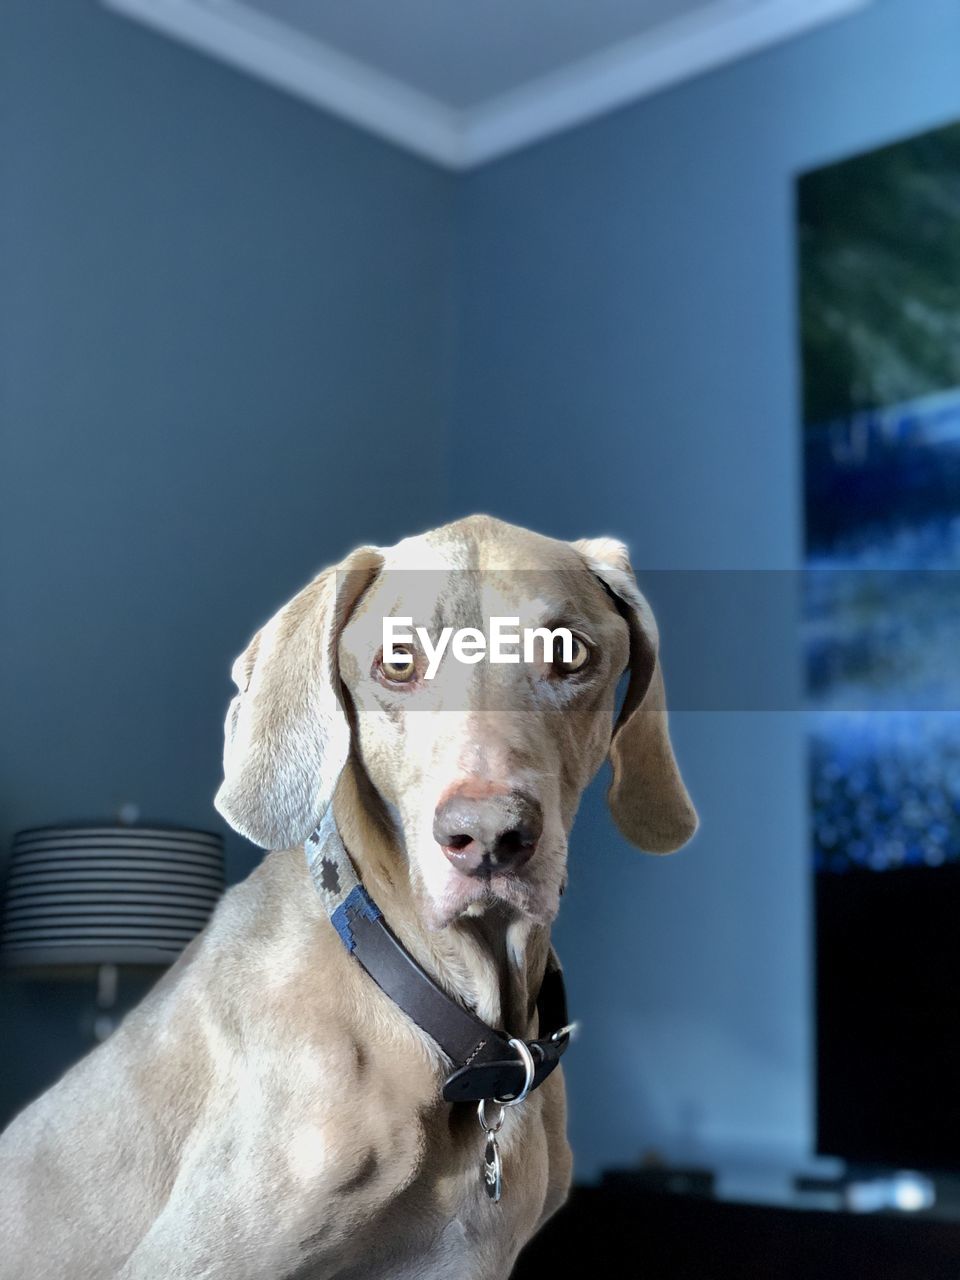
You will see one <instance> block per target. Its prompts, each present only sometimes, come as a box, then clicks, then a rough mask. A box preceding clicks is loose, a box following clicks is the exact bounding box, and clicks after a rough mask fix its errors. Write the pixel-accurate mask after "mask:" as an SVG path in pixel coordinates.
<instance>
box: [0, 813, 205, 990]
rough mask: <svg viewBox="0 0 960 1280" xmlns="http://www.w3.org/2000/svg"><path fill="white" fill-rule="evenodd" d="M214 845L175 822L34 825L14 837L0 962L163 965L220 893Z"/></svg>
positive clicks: (199, 926)
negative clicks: (173, 824)
mask: <svg viewBox="0 0 960 1280" xmlns="http://www.w3.org/2000/svg"><path fill="white" fill-rule="evenodd" d="M223 885H224V875H223V841H222V840H221V838H220V837H219V836H218V835H213V834H211V833H210V832H206V831H186V830H180V829H178V828H175V827H140V826H128V827H123V826H116V827H109V826H76V827H35V828H34V829H33V830H30V831H20V832H18V833H17V835H16V836H15V837H14V841H13V850H12V853H11V857H10V864H9V878H8V880H7V891H6V898H5V902H4V910H3V923H2V927H0V965H2V966H3V967H4V968H27V967H33V966H37V965H43V966H48V965H69V966H73V965H110V964H113V965H168V964H172V963H173V961H174V960H176V958H177V956H178V955H179V954H180V952H181V951H182V950H183V948H184V947H185V946H186V945H187V943H188V942H189V941H190V939H191V938H192V937H193V936H194V935H195V934H196V933H198V932H199V931H200V930H201V929H202V928H203V926H204V925H205V924H206V922H207V920H208V919H209V917H210V913H211V912H212V910H213V908H214V907H215V906H216V903H217V900H218V898H219V897H220V895H221V894H222V892H223Z"/></svg>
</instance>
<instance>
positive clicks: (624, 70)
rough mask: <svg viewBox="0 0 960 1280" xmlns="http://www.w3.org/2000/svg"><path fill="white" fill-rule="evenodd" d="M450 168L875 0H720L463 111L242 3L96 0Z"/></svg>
mask: <svg viewBox="0 0 960 1280" xmlns="http://www.w3.org/2000/svg"><path fill="white" fill-rule="evenodd" d="M101 3H102V4H104V5H105V7H106V8H108V9H111V10H113V11H114V12H116V13H121V14H124V15H125V16H127V17H130V18H135V19H137V20H139V21H141V22H143V23H146V24H147V25H148V26H151V27H154V28H155V29H157V30H159V31H161V32H163V33H165V34H166V35H169V36H173V37H175V38H177V39H180V40H182V41H184V42H186V43H187V44H190V45H193V46H194V47H195V48H198V49H201V50H203V51H204V52H206V53H209V54H211V55H213V56H214V57H217V58H219V59H220V60H221V61H224V62H227V63H230V64H231V65H233V66H235V67H238V68H240V69H241V70H244V71H247V72H249V73H251V74H252V75H255V76H257V77H258V78H260V79H262V80H265V81H267V82H268V83H270V84H272V85H274V86H275V87H276V88H279V89H283V90H286V91H287V92H289V93H293V94H295V95H296V96H297V97H300V98H302V99H304V100H306V101H307V102H310V103H313V104H314V105H315V106H319V107H323V108H324V109H325V110H327V111H330V112H332V113H333V114H334V115H337V116H340V117H341V118H342V119H344V120H347V121H349V122H350V123H351V124H355V125H359V126H360V127H361V128H364V129H368V130H369V131H370V132H372V133H374V134H377V135H378V136H379V137H382V138H385V139H387V141H389V142H393V143H396V144H397V145H398V146H401V147H405V148H406V149H407V150H409V151H413V152H414V153H415V154H417V155H419V156H421V157H423V158H425V159H427V160H431V161H433V162H435V163H437V164H440V165H443V166H444V167H445V168H448V169H455V170H463V169H470V168H473V167H474V166H476V165H479V164H484V163H486V162H488V161H490V160H495V159H497V158H498V157H500V156H503V155H507V154H509V153H510V152H511V151H516V150H518V149H519V148H521V147H525V146H528V145H530V144H531V143H534V142H537V141H539V140H541V139H543V138H547V137H549V136H550V135H551V134H555V133H559V132H560V131H562V130H564V129H569V128H572V127H573V126H575V125H578V124H582V123H584V122H586V121H588V120H591V119H595V118H596V117H597V116H600V115H603V114H604V113H606V112H608V111H611V110H614V109H615V108H617V107H622V106H625V105H626V104H627V103H629V102H634V101H636V100H637V99H639V98H642V97H645V96H647V95H649V94H652V93H656V92H658V91H659V90H661V89H665V88H667V87H668V86H670V85H676V84H679V83H681V82H682V81H684V80H688V79H690V78H691V77H693V76H696V75H700V74H701V73H703V72H705V71H710V70H713V69H714V68H716V67H720V66H722V65H724V64H725V63H729V62H732V61H733V60H735V59H736V58H740V57H744V56H746V55H747V54H751V53H756V52H758V51H759V50H761V49H764V48H767V47H769V46H770V45H773V44H776V43H778V42H779V41H781V40H786V39H789V38H790V37H791V36H795V35H799V34H800V33H801V32H802V31H806V30H809V29H810V28H812V27H815V26H818V25H820V24H821V23H824V22H827V21H830V20H831V19H834V18H839V17H841V16H843V15H845V14H849V13H853V12H854V11H856V10H858V9H863V8H865V7H866V6H867V5H869V4H871V3H872V0H718V2H717V3H714V4H712V5H711V6H710V7H709V8H708V9H704V10H700V11H697V12H695V13H692V14H689V15H686V16H685V17H683V18H680V19H677V20H675V21H668V22H665V23H662V24H660V25H659V26H657V27H655V28H653V29H652V30H651V31H649V32H645V33H643V34H642V35H640V36H637V37H635V38H634V39H630V40H625V41H621V42H620V43H618V44H615V45H613V46H611V47H610V48H609V49H605V50H603V51H601V52H599V53H596V54H594V55H591V56H589V57H585V58H583V59H580V60H578V61H576V62H573V63H570V64H569V65H568V66H566V67H563V68H561V69H560V70H558V71H556V72H552V73H551V74H549V75H546V76H542V77H539V78H538V79H536V80H531V81H530V82H529V83H527V84H525V85H523V86H521V87H520V88H518V89H516V90H513V91H512V92H510V93H508V94H504V95H502V96H500V97H497V98H493V99H490V100H489V101H487V102H483V103H480V104H479V105H477V106H475V107H471V108H469V109H467V110H457V109H455V108H453V107H451V106H449V105H448V104H447V103H444V102H441V101H440V100H439V99H437V98H434V97H432V96H431V95H429V94H426V93H423V92H422V91H421V90H419V89H416V88H414V87H413V86H412V85H409V84H406V83H404V82H403V81H401V80H398V79H396V78H395V77H393V76H390V75H387V74H385V73H384V72H381V71H378V70H376V69H375V68H373V67H371V66H369V65H368V64H366V63H363V62H360V61H358V60H357V59H355V58H352V57H350V56H348V55H347V54H344V53H341V52H340V51H339V50H338V49H335V48H333V46H331V45H328V44H325V43H322V42H321V41H318V40H315V39H312V38H311V37H309V36H306V35H304V34H303V33H302V32H299V31H296V30H295V29H293V28H292V27H289V26H287V25H285V24H284V23H281V22H277V21H274V20H272V19H270V18H268V17H267V16H266V15H264V14H262V13H261V12H259V11H258V10H254V9H251V8H249V7H248V6H247V5H245V4H244V3H243V2H242V0H101Z"/></svg>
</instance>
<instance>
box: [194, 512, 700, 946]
mask: <svg viewBox="0 0 960 1280" xmlns="http://www.w3.org/2000/svg"><path fill="white" fill-rule="evenodd" d="M494 618H499V619H511V620H512V619H517V620H518V621H517V623H516V624H513V623H511V624H508V626H507V627H506V629H505V631H504V635H503V640H504V642H505V643H504V646H503V648H502V649H501V654H500V656H501V658H502V659H505V660H502V661H500V662H494V661H491V657H492V655H491V653H490V650H489V647H488V648H487V649H486V650H484V649H483V648H481V644H482V642H486V643H487V644H489V642H490V640H491V638H492V637H491V619H494ZM385 619H392V620H394V623H393V624H392V627H393V630H394V632H395V633H397V634H400V633H403V632H405V633H406V634H408V635H410V636H411V637H412V638H411V639H410V640H409V641H397V642H395V643H394V645H393V653H392V655H385V654H384V648H383V641H384V620H385ZM400 619H408V620H410V621H409V623H408V624H399V623H397V621H396V620H400ZM468 628H469V629H473V630H472V631H468V630H464V629H468ZM535 628H545V629H546V630H547V631H550V632H552V631H554V630H555V629H557V628H565V629H566V630H567V631H569V632H570V634H571V642H570V643H569V644H568V646H567V647H566V650H564V648H563V645H562V643H561V640H560V638H557V639H555V640H553V639H548V638H546V637H545V636H544V635H543V633H542V632H541V633H539V634H537V633H536V632H535V631H534V629H535ZM445 629H447V630H446V636H447V641H446V647H445V648H444V650H443V656H442V657H438V656H437V651H438V645H439V644H440V643H441V641H442V636H443V634H444V632H445ZM450 629H452V632H451V630H450ZM501 629H502V630H503V625H502V624H501ZM458 633H459V634H458ZM507 633H510V634H513V635H519V637H520V641H519V642H518V643H514V644H510V642H509V635H508V634H507ZM524 641H526V642H527V643H528V644H530V646H531V647H530V648H528V649H527V650H526V652H525V651H524ZM512 654H516V659H513V658H512V656H510V655H512ZM527 659H529V660H527ZM627 669H629V673H630V678H629V685H628V688H627V692H626V696H625V699H624V702H623V706H622V707H621V709H620V713H619V715H618V716H617V718H616V721H615V722H614V708H615V698H616V691H617V685H618V681H619V678H620V676H621V674H622V673H623V672H624V671H625V670H627ZM233 678H234V681H235V682H236V684H237V687H238V689H239V691H240V692H239V693H238V695H237V696H236V697H235V698H234V700H233V702H232V703H231V706H230V710H229V712H228V715H227V723H226V745H225V749H224V775H225V777H224V782H223V785H222V786H221V788H220V791H219V792H218V794H217V798H216V805H217V808H218V809H219V810H220V812H221V813H222V814H223V816H224V817H225V818H226V819H227V821H228V822H230V823H231V825H232V826H234V827H235V828H236V829H237V830H238V831H240V832H241V833H242V834H243V835H245V836H247V837H248V838H250V839H251V840H253V841H255V842H256V843H257V844H261V845H263V846H265V847H268V848H287V847H291V846H293V845H296V844H300V843H302V841H303V840H304V839H305V838H306V837H307V836H308V835H309V834H310V832H311V831H312V830H313V829H314V827H316V826H317V824H318V822H319V820H320V818H321V816H322V814H323V812H324V810H325V809H326V807H327V806H328V805H329V804H330V803H331V801H332V798H333V793H334V790H335V788H336V785H337V781H338V779H339V777H340V774H341V772H342V771H343V769H344V767H345V765H346V763H347V761H348V759H350V757H351V754H352V755H353V756H354V757H355V759H356V761H357V763H358V764H359V766H360V767H361V768H362V769H363V770H364V772H365V773H366V776H367V778H368V779H369V781H370V783H371V784H372V788H373V792H374V793H375V794H376V796H378V797H379V801H380V802H381V803H382V808H383V811H384V814H385V815H386V816H387V818H388V820H389V821H391V822H392V823H393V826H394V827H395V831H396V835H397V837H398V843H399V845H400V846H401V848H402V849H403V850H404V852H405V855H406V859H407V865H408V874H409V877H410V882H411V885H412V887H413V889H414V892H415V893H416V894H417V897H418V899H419V901H420V904H421V907H422V910H423V914H424V918H425V919H426V921H427V922H428V923H429V924H431V925H432V926H433V927H441V926H443V925H444V924H447V923H449V922H450V921H451V920H453V919H455V918H457V917H458V916H461V915H463V914H477V913H478V912H481V911H483V910H484V909H485V907H486V906H488V905H490V904H491V903H494V902H501V903H505V904H507V906H508V907H510V908H512V909H514V910H516V911H517V912H519V913H522V914H524V915H526V916H528V917H531V918H533V919H535V920H538V921H540V922H544V923H546V922H547V921H549V920H550V919H552V917H553V916H554V915H555V914H556V910H557V905H558V900H559V894H560V891H561V886H562V884H563V880H564V876H565V866H566V850H567V838H568V835H569V832H570V828H571V826H572V824H573V819H574V815H575V813H576V810H577V806H578V803H579V800H580V796H581V794H582V792H583V790H584V788H585V787H586V785H587V783H588V782H589V781H590V779H591V778H592V777H593V775H594V774H595V773H596V771H597V770H598V769H599V767H600V765H601V764H602V762H603V760H604V759H605V758H606V756H607V755H608V754H609V756H610V759H611V762H612V765H613V780H612V783H611V786H610V790H609V794H608V800H609V803H610V809H611V812H612V814H613V817H614V820H615V821H616V823H617V826H618V827H619V828H620V830H621V831H622V833H623V834H624V835H625V836H626V837H627V839H628V840H630V841H632V842H633V843H634V844H636V845H638V846H639V847H640V848H642V849H646V850H648V851H650V852H654V853H666V852H669V851H671V850H673V849H677V848H679V847H680V845H682V844H684V843H685V842H686V841H687V840H688V839H689V838H690V836H691V835H692V834H693V832H694V831H695V830H696V826H697V818H696V814H695V812H694V809H693V806H692V804H691V802H690V798H689V796H688V795H687V792H686V789H685V787H684V785H683V782H682V780H681V778H680V775H679V772H678V770H677V766H676V762H675V760H674V756H673V751H672V748H671V745H670V738H669V734H668V730H667V713H666V706H665V702H664V690H663V678H662V676H661V672H660V663H659V658H658V637H657V629H656V624H655V622H654V620H653V615H652V614H651V612H650V609H649V607H648V605H647V603H646V601H645V600H644V598H643V596H642V595H641V594H640V592H639V590H638V589H637V586H636V583H635V581H634V576H633V572H632V570H631V568H630V563H629V559H628V556H627V552H626V549H625V547H623V545H622V544H620V543H618V542H615V541H614V540H612V539H609V538H598V539H586V540H583V541H580V542H576V543H572V544H571V543H565V542H559V541H555V540H554V539H551V538H544V537H541V536H539V535H537V534H533V533H530V532H528V531H526V530H524V529H518V528H515V527H514V526H511V525H507V524H504V523H502V522H500V521H498V520H493V519H490V518H489V517H485V516H474V517H470V518H469V519H466V520H460V521H457V522H456V523H455V524H452V525H448V526H446V527H444V528H442V529H439V530H436V531H435V532H432V533H428V534H425V535H423V536H422V537H417V538H409V539H406V540H405V541H403V542H401V543H399V544H398V545H397V546H395V547H392V548H371V547H364V548H361V549H359V550H358V551H354V552H353V553H352V554H351V555H349V556H348V557H347V558H346V560H344V561H343V562H342V564H340V565H338V566H336V567H335V568H333V569H328V570H326V571H325V572H324V573H322V574H320V575H319V577H317V578H316V579H314V581H313V582H312V583H310V585H309V586H308V587H306V588H305V589H304V590H303V591H301V592H300V593H299V595H297V596H296V597H294V599H293V600H291V601H290V603H289V604H287V605H286V606H285V607H284V608H283V609H281V610H280V612H279V613H278V614H277V615H276V616H275V617H274V618H273V619H271V621H270V622H268V623H267V624H266V626H265V627H263V629H262V630H261V631H259V632H258V633H257V634H256V635H255V636H254V638H253V640H252V641H251V642H250V644H249V646H248V647H247V649H246V650H245V651H244V653H243V654H241V656H240V657H239V658H238V659H237V661H236V663H235V664H234V668H233ZM353 852H354V854H355V856H357V855H358V854H359V853H360V851H357V850H354V851H353ZM361 856H362V855H361Z"/></svg>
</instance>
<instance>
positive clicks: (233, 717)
mask: <svg viewBox="0 0 960 1280" xmlns="http://www.w3.org/2000/svg"><path fill="white" fill-rule="evenodd" d="M382 563H383V560H382V557H381V556H380V554H379V552H378V551H377V550H376V549H375V548H373V547H360V548H359V549H358V550H356V551H354V552H351V554H350V555H349V556H347V558H346V560H344V561H343V562H342V563H341V564H339V565H337V566H336V567H335V568H333V569H326V570H325V571H324V572H323V573H321V574H320V575H319V576H318V577H316V578H314V580H313V581H312V582H311V583H310V585H309V586H307V587H304V589H303V590H302V591H301V592H300V593H299V594H298V595H296V596H294V598H293V599H292V600H291V601H290V602H289V604H286V605H284V607H283V608H282V609H281V610H280V611H279V613H277V614H275V615H274V617H272V618H271V619H270V621H269V622H268V623H267V624H266V625H265V626H264V627H262V628H261V629H260V630H259V631H258V632H257V634H256V635H255V636H254V637H253V639H252V640H251V641H250V643H249V645H248V646H247V648H246V649H245V650H244V652H243V653H242V654H241V655H240V657H239V658H237V660H236V662H235V663H234V664H233V680H234V683H235V684H236V686H237V688H238V690H239V693H238V694H237V696H236V697H235V698H234V699H233V701H232V702H231V704H230V709H229V711H228V712H227V720H226V724H225V725H224V747H223V784H222V786H221V787H220V790H219V791H218V792H217V795H216V798H215V800H214V804H215V805H216V807H217V809H218V810H219V811H220V813H221V814H223V816H224V817H225V818H226V820H227V822H229V823H230V825H231V826H232V827H234V828H235V829H236V830H237V831H239V832H240V834H241V835H244V836H246V837H247V839H249V840H252V841H253V842H254V843H255V844H259V845H262V846H263V847H264V848H266V849H287V848H291V847H292V846H294V845H297V844H301V843H302V842H303V841H304V840H305V839H306V837H307V836H308V835H309V834H310V832H311V831H312V830H313V829H314V827H316V825H317V824H318V822H319V821H320V818H321V817H322V816H323V813H324V811H325V810H326V808H327V806H328V805H329V803H330V801H331V800H332V799H333V793H334V790H335V788H336V785H337V780H338V778H339V777H340V774H341V772H342V770H343V767H344V765H345V764H346V762H347V756H348V754H349V751H350V726H349V724H348V722H347V716H346V713H345V711H344V707H343V702H342V694H341V689H340V672H339V668H338V665H337V644H338V641H339V638H340V632H341V631H342V629H343V625H344V623H345V622H346V620H347V618H348V617H349V615H350V611H351V610H352V609H353V607H354V605H355V604H356V603H357V601H358V600H359V598H360V596H361V595H362V594H363V592H364V591H365V590H366V588H367V587H368V586H369V584H370V583H371V582H372V580H373V578H374V577H375V576H376V574H377V572H378V571H379V569H380V567H381V565H382Z"/></svg>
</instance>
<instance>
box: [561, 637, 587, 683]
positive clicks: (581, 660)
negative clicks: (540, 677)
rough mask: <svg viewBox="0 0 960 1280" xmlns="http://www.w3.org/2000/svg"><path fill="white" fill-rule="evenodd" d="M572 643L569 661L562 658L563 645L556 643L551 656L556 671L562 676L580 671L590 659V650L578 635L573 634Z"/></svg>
mask: <svg viewBox="0 0 960 1280" xmlns="http://www.w3.org/2000/svg"><path fill="white" fill-rule="evenodd" d="M572 639H573V645H572V647H571V649H570V661H569V662H564V660H563V646H562V645H561V644H559V643H558V644H557V647H556V651H555V653H554V658H553V667H554V670H555V671H556V672H558V673H559V674H560V675H562V676H570V675H573V674H574V673H575V672H577V671H582V670H583V668H584V667H585V666H586V665H587V663H588V662H589V661H590V650H589V648H588V647H587V646H586V645H585V644H584V643H583V641H582V640H581V639H580V637H579V636H573V637H572Z"/></svg>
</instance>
